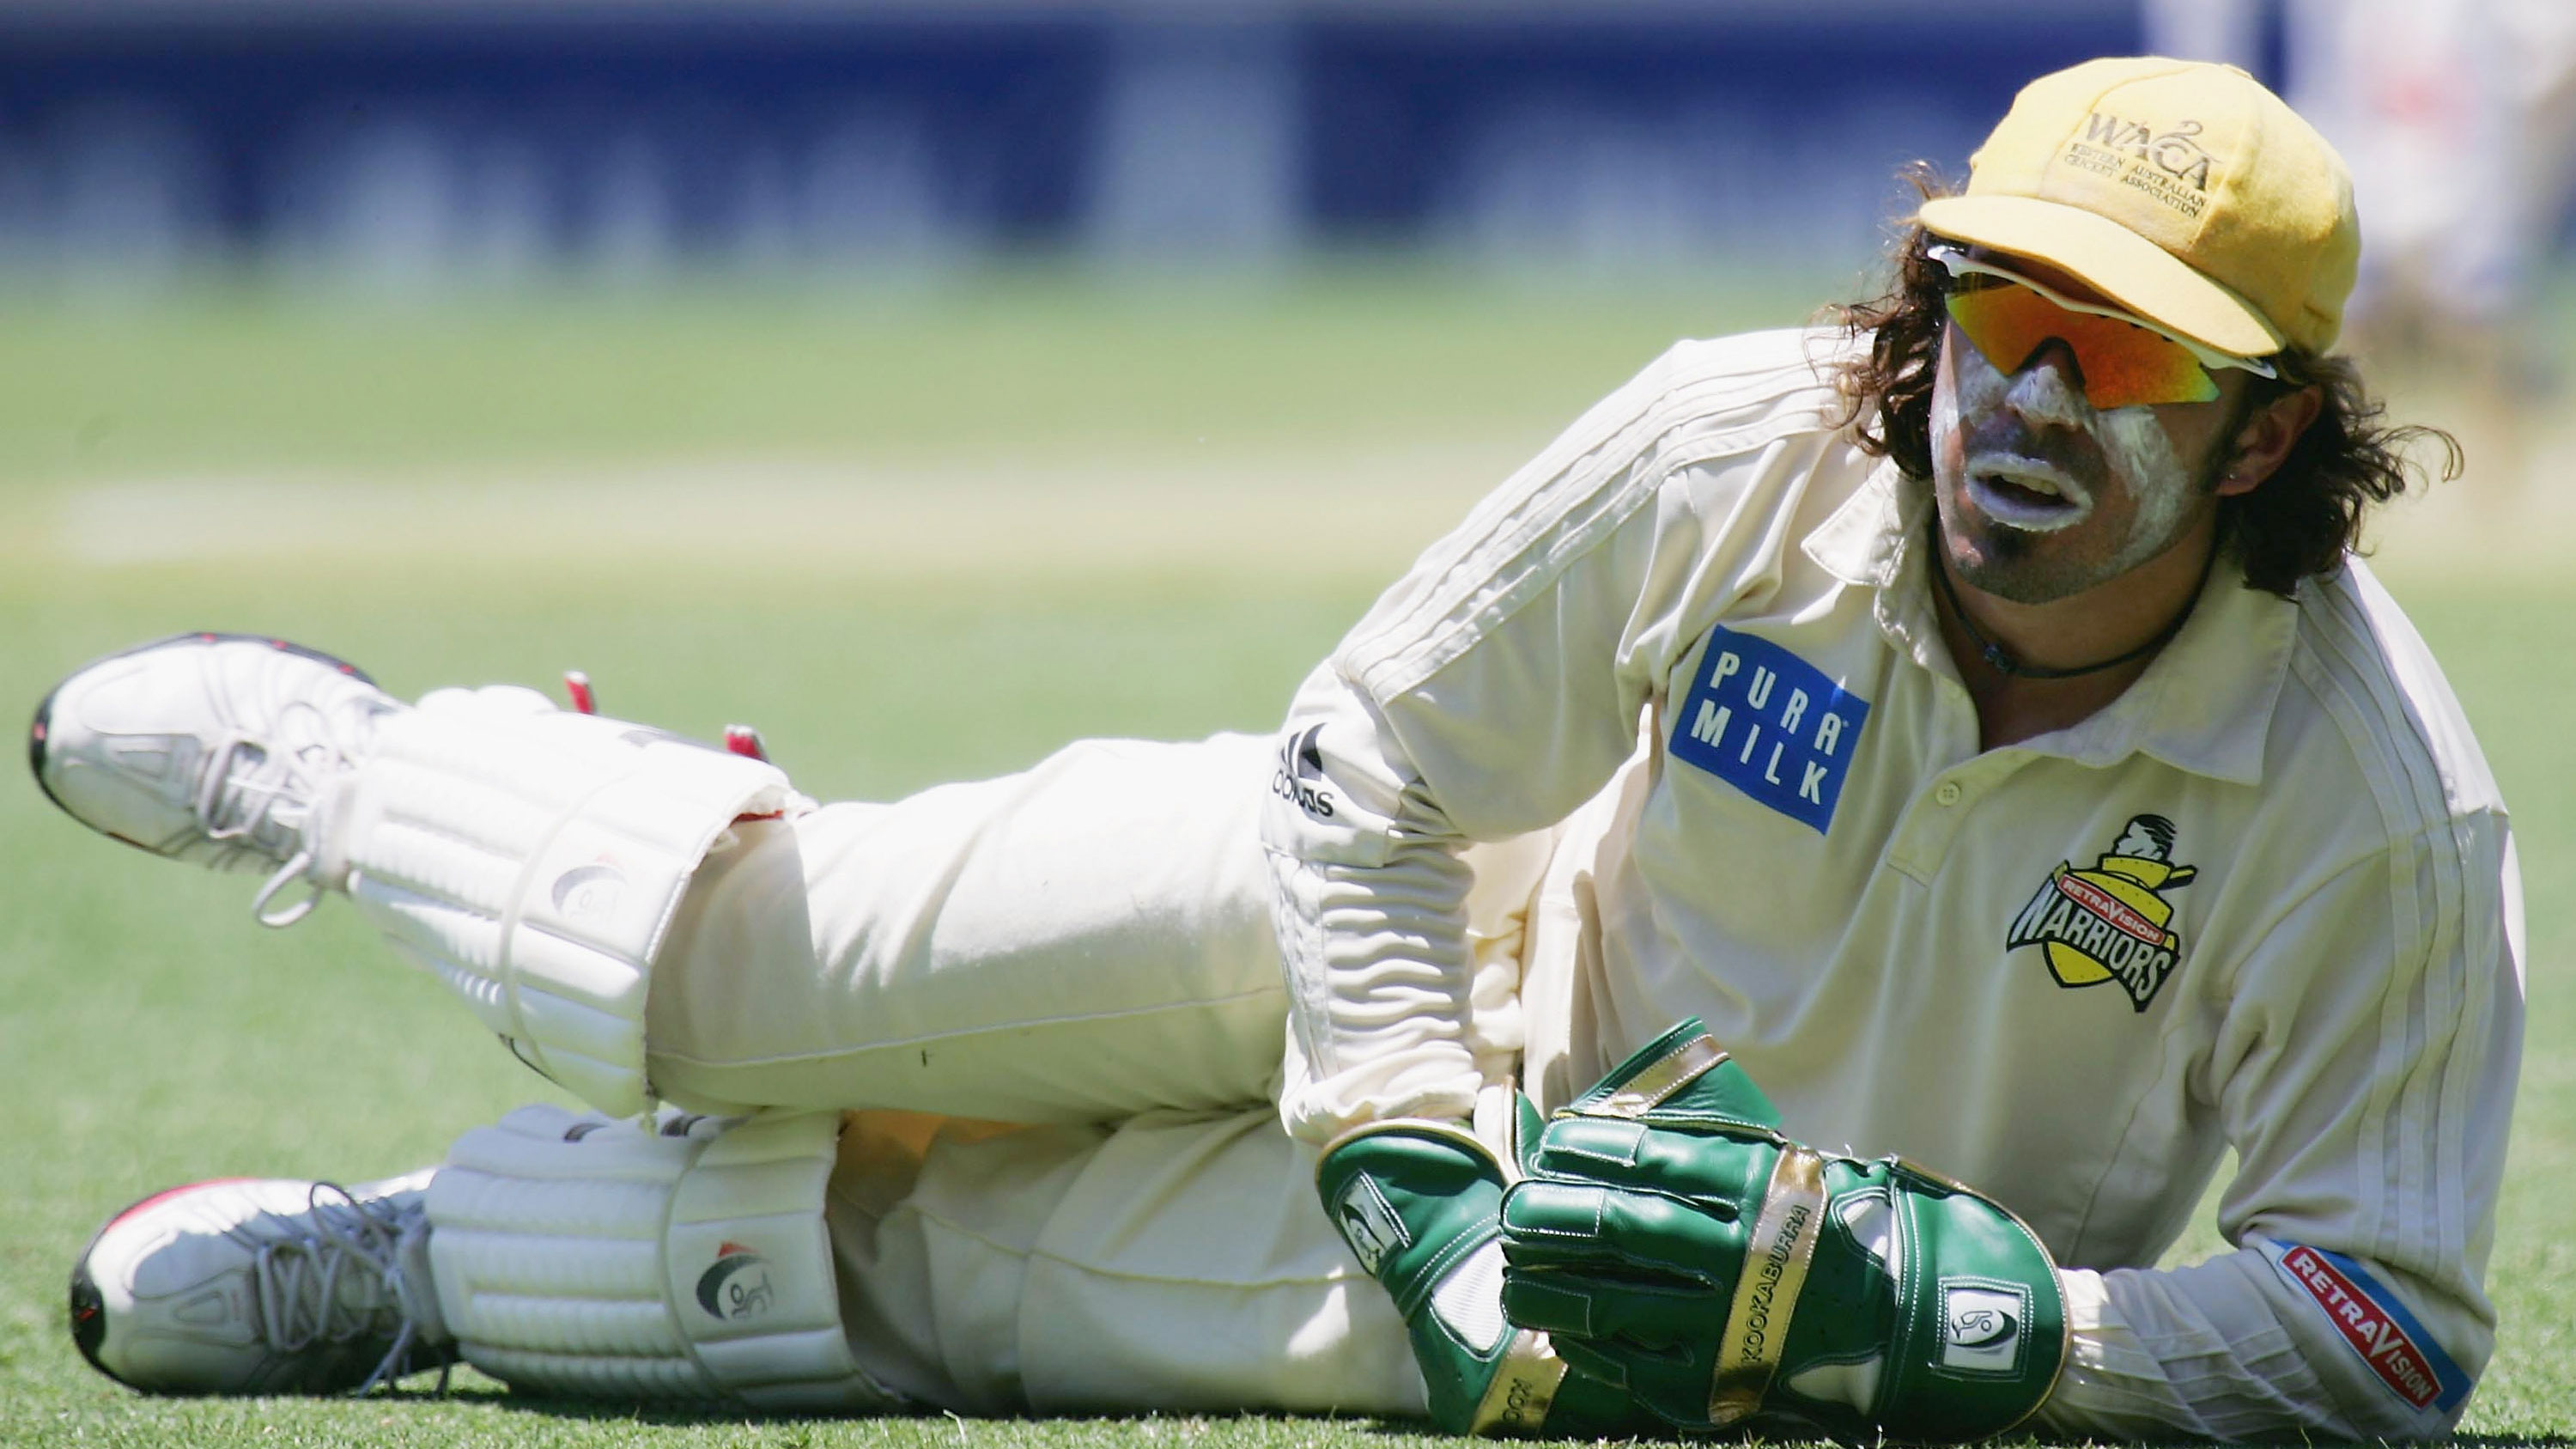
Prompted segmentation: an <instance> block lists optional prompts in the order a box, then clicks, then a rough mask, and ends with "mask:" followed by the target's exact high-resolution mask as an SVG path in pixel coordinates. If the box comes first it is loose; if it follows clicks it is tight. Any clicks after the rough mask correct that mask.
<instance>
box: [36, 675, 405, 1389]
mask: <svg viewBox="0 0 2576 1449" xmlns="http://www.w3.org/2000/svg"><path fill="white" fill-rule="evenodd" d="M188 643H195V644H245V643H246V644H265V645H267V646H268V647H269V648H271V649H274V650H276V651H277V652H278V653H280V654H292V655H294V656H296V657H297V658H299V659H310V660H312V661H313V662H314V663H316V664H327V665H330V666H331V667H332V668H333V669H336V670H338V671H340V672H341V673H342V674H345V675H347V676H349V677H350V678H351V679H354V680H356V681H358V682H359V683H360V684H366V685H373V684H374V683H375V682H376V681H375V679H374V677H373V676H371V675H369V674H368V673H367V671H365V670H363V669H360V668H359V667H358V666H356V665H354V664H352V663H350V662H349V661H348V660H346V659H340V658H335V657H333V656H332V655H329V654H325V653H323V652H322V651H321V650H319V649H307V648H305V647H304V646H303V645H301V644H290V643H288V642H287V641H285V640H283V639H275V638H271V637H270V636H268V635H266V634H226V633H221V632H215V631H208V630H202V629H201V630H197V631H195V632H193V633H187V634H173V635H171V636H170V637H169V638H167V639H155V640H153V641H152V642H151V643H149V644H137V645H135V646H134V647H133V648H131V649H119V650H117V651H116V652H115V653H113V654H102V655H100V656H99V657H98V658H96V659H93V660H91V661H90V662H88V663H87V664H84V665H82V666H81V667H80V668H78V669H75V670H73V671H72V672H71V673H69V674H66V675H64V676H63V679H62V683H61V684H57V685H55V686H54V687H53V688H51V689H49V690H46V691H45V697H44V698H43V699H41V700H38V701H37V702H36V718H35V720H34V721H33V722H32V723H30V724H29V725H28V726H27V769H28V771H29V772H30V773H32V774H33V775H34V776H35V777H36V788H37V789H39V790H42V791H44V792H45V798H46V799H48V800H51V801H53V802H54V808H55V809H57V810H60V811H61V812H63V813H64V814H65V815H70V816H71V817H72V818H73V819H74V820H80V819H81V818H80V816H79V815H77V814H74V813H73V811H72V807H70V806H69V805H66V804H64V803H63V801H62V797H61V796H59V795H56V794H55V793H54V787H53V786H51V785H48V784H46V783H45V737H46V736H47V735H48V734H50V733H52V731H53V720H54V696H56V695H58V694H60V693H62V692H63V684H69V683H70V682H72V681H73V680H75V679H78V678H79V677H80V676H82V675H84V674H87V673H88V672H90V671H91V670H93V669H96V668H97V667H98V666H100V665H102V664H108V663H113V662H114V661H116V660H119V659H124V658H128V657H130V656H132V655H136V654H141V653H145V652H146V651H149V650H153V649H166V648H168V647H170V646H171V645H173V644H188ZM81 824H83V825H89V822H88V821H86V820H81ZM90 828H91V829H92V830H98V827H97V826H95V825H90ZM98 833H99V834H101V835H104V836H106V837H107V838H108V839H110V840H124V841H125V843H126V844H128V845H131V846H134V847H135V848H136V849H138V850H149V849H151V848H152V847H150V846H148V845H145V844H143V843H142V842H141V841H136V840H125V837H124V836H122V835H119V834H117V833H116V832H115V831H113V830H98ZM138 1206H139V1204H138ZM100 1231H102V1232H104V1231H105V1229H101V1230H100ZM99 1372H101V1373H106V1372H107V1371H106V1370H105V1369H101V1370H100V1371H99ZM108 1376H109V1377H110V1378H114V1377H115V1375H113V1374H109V1375H108Z"/></svg>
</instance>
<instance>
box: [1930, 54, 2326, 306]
mask: <svg viewBox="0 0 2576 1449" xmlns="http://www.w3.org/2000/svg"><path fill="white" fill-rule="evenodd" d="M1916 220H1918V221H1920V222H1921V223H1922V224H1923V226H1924V227H1925V228H1926V229H1928V230H1930V231H1932V232H1934V233H1936V234H1938V235H1940V236H1944V237H1949V238H1952V239H1954V240H1957V241H1963V242H1972V243H1975V244H1977V245H1979V246H1986V247H1992V248H1994V249H1995V250H1997V251H2001V252H2009V253H2012V254H2014V255H2016V256H2023V257H2030V258H2034V259H2036V260H2039V261H2043V262H2047V263H2049V264H2050V265H2052V266H2055V267H2057V268H2059V269H2061V270H2063V271H2066V272H2069V273H2071V274H2073V275H2075V276H2077V277H2080V278H2082V279H2083V280H2084V281H2086V282H2088V283H2090V284H2091V285H2092V286H2093V287H2094V288H2096V289H2097V290H2099V291H2100V292H2101V293H2102V294H2103V295H2104V296H2106V297H2109V298H2111V299H2112V300H2113V301H2115V302H2118V303H2119V304H2120V305H2121V306H2123V307H2126V308H2128V309H2129V310H2131V311H2133V312H2136V313H2137V314H2138V315H2139V316H2141V317H2144V318H2147V319H2148V320H2150V321H2152V322H2156V323H2159V324H2161V325H2163V326H2165V327H2167V328H2170V329H2171V330H2173V331H2175V332H2179V333H2181V334H2182V335H2184V336H2186V337H2189V338H2191V339H2193V340H2194V341H2197V342H2203V343H2206V344H2208V345H2209V346H2211V347H2214V348H2216V349H2218V350H2219V351H2221V352H2225V353H2229V354H2232V355H2234V356H2238V357H2259V356H2263V355H2265V354H2267V353H2272V352H2278V351H2280V350H2281V349H2282V348H2283V347H2284V346H2288V347H2296V348H2299V349H2301V350H2304V351H2308V352H2323V351H2325V350H2326V349H2327V348H2329V347H2331V346H2333V345H2334V339H2335V334H2336V333H2337V332H2338V331H2340V330H2341V329H2342V327H2343V304H2344V299H2345V298H2346V297H2347V296H2349V295H2350V294H2351V292H2352V279H2353V272H2354V269H2355V267H2357V266H2358V265H2359V263H2360V260H2361V227H2360V224H2359V223H2358V222H2357V221H2356V220H2355V218H2354V216H2353V210H2352V177H2351V174H2350V173H2349V172H2348V171H2346V170H2345V168H2344V164H2343V158H2342V157H2340V156H2338V155H2336V154H2335V151H2334V148H2333V147H2332V146H2329V145H2327V144H2326V140H2325V138H2324V137H2323V136H2320V135H2318V134H2317V132H2316V128H2315V127H2313V126H2310V125H2309V124H2308V123H2307V122H2306V121H2303V120H2301V119H2299V116H2298V113H2297V112H2295V111H2292V110H2291V109H2290V108H2289V107H2288V106H2287V105H2286V104H2284V103H2283V102H2282V100H2281V98H2280V97H2279V96H2276V95H2274V94H2272V93H2271V92H2270V91H2268V90H2265V89H2264V88H2263V86H2262V83H2261V82H2259V81H2257V80H2255V79H2254V78H2253V77H2252V76H2249V75H2247V74H2246V73H2245V72H2243V71H2241V70H2238V69H2236V68H2235V67H2234V66H2228V65H2210V64H2205V63H2202V62H2198V61H2182V60H2167V59H2164V58H2162V57H2158V56H2140V57H2130V58H2125V59H2118V60H2093V61H2086V62H2085V63H2084V64H2082V65H2079V66H2076V67H2074V68H2072V69H2069V70H2062V71H2059V72H2057V73H2056V74H2054V75H2047V76H2042V77H2040V78H2039V79H2038V80H2035V81H2032V82H2031V83H2030V84H2029V85H2027V86H2024V87H2022V91H2021V94H2020V95H2018V96H2016V97H2014V98H2013V104H2012V110H2011V111H2010V112H2008V113H2007V114H2006V115H2005V116H2004V119H2003V122H2002V124H2000V125H1998V126H1996V127H1995V130H1994V134H1993V135H1991V136H1988V137H1987V138H1986V144H1985V145H1984V146H1982V147H1979V148H1978V150H1977V154H1976V155H1974V156H1972V157H1970V158H1969V160H1968V189H1967V191H1966V192H1965V193H1964V194H1962V195H1959V196H1948V197H1940V198H1937V199H1935V200H1931V201H1927V202H1925V203H1924V204H1923V209H1922V210H1921V211H1920V212H1918V213H1916Z"/></svg>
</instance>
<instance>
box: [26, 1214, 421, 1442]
mask: <svg viewBox="0 0 2576 1449" xmlns="http://www.w3.org/2000/svg"><path fill="white" fill-rule="evenodd" d="M432 1171H433V1169H426V1168H425V1169H423V1170H421V1171H419V1172H415V1173H412V1174H410V1175H408V1176H405V1177H397V1178H392V1179H389V1180H387V1181H384V1182H378V1183H368V1184H363V1185H361V1186H359V1187H356V1188H349V1189H344V1188H341V1187H339V1186H337V1185H335V1184H332V1183H327V1182H287V1181H279V1180H264V1179H257V1178H224V1179H219V1180H217V1181H213V1182H200V1183H195V1184H192V1185H190V1186H187V1187H181V1188H173V1189H171V1190H170V1191H168V1192H164V1193H158V1194H155V1195H154V1196H151V1197H148V1198H145V1199H144V1200H143V1201H141V1202H139V1203H136V1204H135V1205H134V1206H132V1207H130V1208H127V1209H126V1210H125V1211H123V1212H121V1213H118V1214H117V1215H116V1216H115V1217H113V1218H110V1219H108V1221H107V1225H106V1226H105V1227H102V1228H100V1229H99V1230H98V1236H97V1237H95V1238H92V1239H91V1240H90V1245H89V1247H88V1248H87V1249H85V1250H84V1251H83V1252H82V1253H81V1256H80V1261H79V1262H78V1263H76V1264H74V1265H73V1267H72V1292H71V1328H72V1341H73V1342H74V1343H75V1344H77V1345H78V1346H79V1347H80V1351H81V1356H82V1357H84V1358H86V1359H88V1360H89V1361H90V1366H91V1367H93V1368H95V1369H97V1370H98V1371H99V1372H101V1373H103V1374H106V1375H107V1376H108V1377H109V1378H112V1379H115V1380H116V1381H117V1382H119V1383H122V1384H125V1385H127V1386H129V1387H132V1388H137V1389H142V1390H144V1391H145V1392H147V1393H158V1394H279V1393H304V1394H329V1393H339V1392H341V1391H343V1390H351V1391H355V1392H358V1393H364V1392H366V1391H367V1390H368V1389H371V1388H374V1387H375V1386H376V1385H378V1384H381V1383H389V1382H391V1381H393V1380H394V1379H397V1378H400V1377H402V1376H403V1375H404V1374H408V1373H413V1372H417V1371H419V1370H423V1369H429V1368H443V1367H444V1366H445V1365H447V1364H449V1363H450V1362H452V1361H453V1359H454V1357H455V1354H454V1344H453V1340H452V1339H451V1338H450V1337H449V1335H448V1332H447V1326H446V1323H445V1321H444V1320H443V1319H442V1318H441V1317H440V1316H439V1311H438V1293H437V1289H436V1287H435V1286H434V1284H433V1282H432V1279H431V1277H430V1269H429V1221H428V1218H427V1216H426V1215H425V1214H424V1213H423V1211H422V1200H423V1197H424V1196H425V1194H426V1192H427V1189H428V1186H429V1179H430V1176H431V1172H432Z"/></svg>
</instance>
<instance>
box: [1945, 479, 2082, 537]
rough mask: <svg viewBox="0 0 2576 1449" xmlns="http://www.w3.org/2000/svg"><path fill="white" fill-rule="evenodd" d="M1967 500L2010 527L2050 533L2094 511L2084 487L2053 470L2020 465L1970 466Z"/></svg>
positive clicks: (1978, 509)
mask: <svg viewBox="0 0 2576 1449" xmlns="http://www.w3.org/2000/svg"><path fill="white" fill-rule="evenodd" d="M1967 491H1968V501H1969V502H1971V503H1973V504H1975V505H1976V508H1977V511H1978V512H1980V513H1983V514H1985V515H1986V516H1987V517H1989V518H1991V519H1993V520H1994V521H1995V522H1997V523H2000V524H2003V525H2005V526H2007V527H2010V528H2019V529H2024V530H2027V531H2029V532H2032V533H2051V532H2054V531H2056V530H2058V529H2061V528H2065V527H2068V526H2070V525H2072V524H2075V523H2077V522H2080V521H2081V520H2082V519H2083V518H2084V516H2085V515H2086V514H2089V513H2091V512H2092V511H2093V500H2092V498H2091V497H2090V496H2089V495H2088V494H2086V493H2085V491H2084V489H2083V487H2082V486H2081V485H2080V484H2077V483H2076V482H2074V481H2073V480H2072V479H2069V478H2067V477H2066V476H2064V475H2063V474H2061V473H2058V472H2057V471H2056V470H2055V469H2043V468H2033V467H2030V466H2027V465H2023V466H2002V467H1985V468H1972V469H1971V470H1970V471H1969V473H1968V490H1967Z"/></svg>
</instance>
